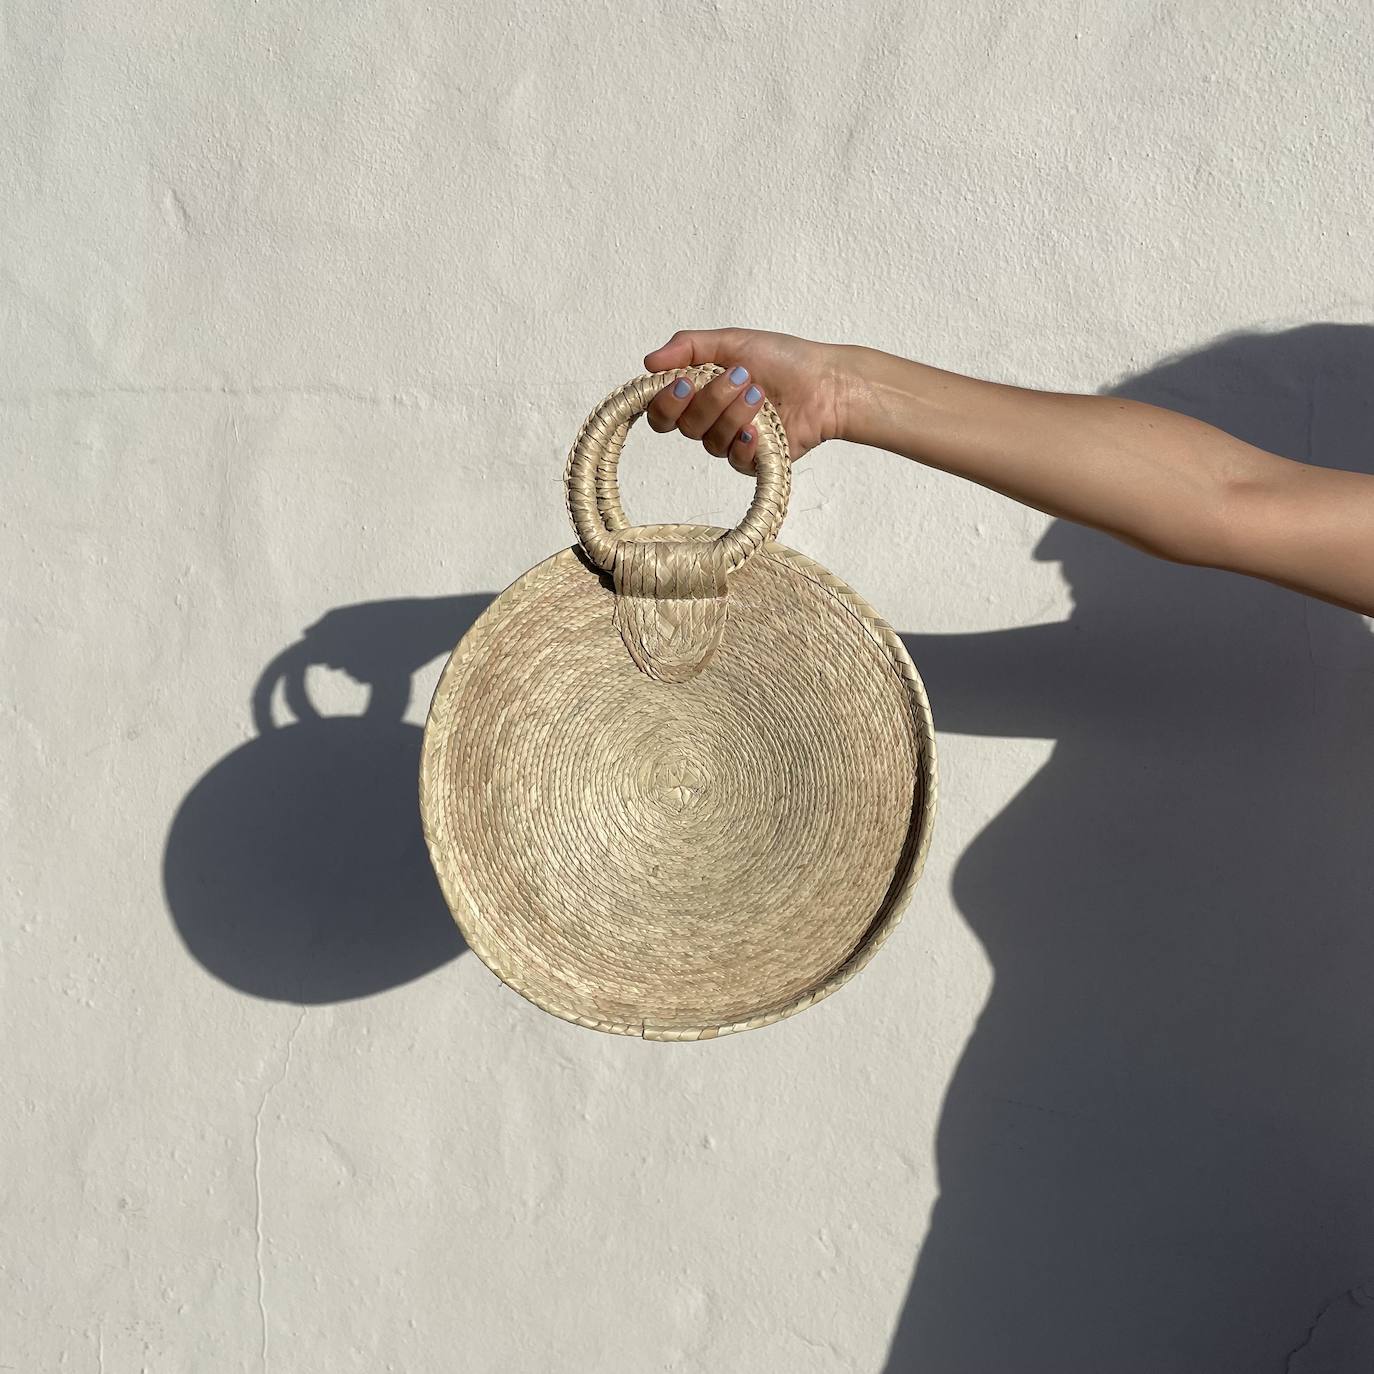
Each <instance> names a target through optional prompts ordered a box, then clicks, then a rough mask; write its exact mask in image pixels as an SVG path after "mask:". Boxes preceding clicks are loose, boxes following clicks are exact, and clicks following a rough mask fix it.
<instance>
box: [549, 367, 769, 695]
mask: <svg viewBox="0 0 1374 1374" xmlns="http://www.w3.org/2000/svg"><path fill="white" fill-rule="evenodd" d="M724 370H725V369H724V368H722V367H719V366H717V365H716V364H715V363H703V364H700V365H698V366H695V367H680V368H673V369H672V370H670V371H667V372H656V373H653V374H649V375H645V376H642V377H638V378H636V379H635V380H634V381H631V382H627V383H626V384H625V385H624V386H622V387H619V388H617V390H615V391H613V392H612V393H611V394H610V395H609V396H607V397H606V399H605V400H604V401H602V403H601V404H600V405H599V406H598V407H597V408H596V409H595V410H594V411H593V412H592V413H591V415H589V416H588V417H587V420H586V422H585V423H584V424H583V426H582V428H581V430H580V431H579V432H578V435H577V439H576V440H575V441H574V443H573V447H572V450H571V451H570V453H569V454H568V462H567V468H566V472H565V482H566V487H567V499H568V513H569V514H570V515H571V517H572V522H573V527H574V528H575V529H576V530H577V536H578V538H579V539H580V540H581V542H582V547H583V548H584V549H585V550H586V553H587V556H588V557H589V558H590V559H591V560H592V562H593V563H595V564H596V566H597V567H599V568H600V569H601V570H602V571H603V572H609V573H611V574H612V577H613V579H614V583H615V590H616V610H615V618H616V624H617V626H618V627H619V629H620V633H621V637H622V638H623V639H624V641H625V646H626V648H627V649H628V650H629V652H630V655H631V657H632V658H633V659H634V661H635V663H636V664H638V666H639V667H640V669H642V670H643V671H644V672H645V673H647V674H648V675H649V676H650V677H652V678H655V679H656V680H658V681H661V682H683V681H686V679H688V678H690V677H692V676H694V675H695V674H696V673H698V672H700V671H701V669H702V668H704V667H705V666H706V664H707V663H709V662H710V660H711V657H712V656H713V655H714V653H715V651H716V649H717V647H718V646H719V644H720V637H721V633H722V631H723V629H724V626H725V617H726V592H727V576H728V574H729V573H731V572H733V571H734V570H735V569H736V568H738V567H739V566H740V565H741V564H743V563H744V562H745V560H746V559H748V558H750V557H751V556H752V555H753V554H754V553H756V552H757V551H758V549H759V548H761V547H762V546H763V544H764V543H766V542H767V541H768V540H769V539H772V538H774V537H775V536H776V534H777V532H778V529H779V527H780V526H781V524H782V520H783V516H784V515H785V514H786V513H787V501H788V496H789V495H790V492H791V475H792V474H791V463H790V460H789V456H788V452H787V434H786V432H785V431H784V429H783V427H782V421H781V420H780V419H779V418H778V414H777V411H776V410H775V409H774V408H773V406H772V404H771V403H770V402H768V401H765V402H764V405H763V408H762V409H761V410H760V411H759V413H758V416H757V429H758V436H759V439H758V445H757V457H756V459H755V480H754V499H753V501H752V502H751V503H750V506H749V509H748V511H747V512H746V513H745V516H744V518H743V520H741V521H740V523H739V524H738V525H736V526H735V528H734V529H732V530H728V531H727V532H726V533H725V534H723V535H721V536H720V537H719V538H718V539H715V540H711V541H706V542H702V541H697V540H686V539H682V540H636V539H632V538H629V537H627V535H626V531H628V530H629V529H630V528H631V525H630V522H629V520H628V519H627V517H626V515H625V511H624V509H623V507H622V506H621V504H620V488H619V482H618V478H617V474H618V470H619V463H620V453H621V450H622V449H623V448H624V446H625V439H626V437H627V436H628V434H629V432H630V428H631V426H632V425H633V424H634V422H635V421H636V420H637V419H638V418H639V417H640V416H641V415H642V414H643V413H644V411H645V410H646V409H647V408H648V405H649V402H650V401H651V400H653V398H654V397H655V396H656V395H657V394H658V393H659V392H660V391H661V390H662V389H663V387H665V386H666V385H667V384H668V383H669V382H671V381H672V380H673V379H674V378H676V377H684V376H685V377H689V378H691V379H692V380H693V381H694V382H695V383H696V384H697V385H698V386H700V385H701V384H703V383H705V382H707V381H710V379H711V378H712V377H715V376H717V375H718V374H720V373H721V372H723V371H724Z"/></svg>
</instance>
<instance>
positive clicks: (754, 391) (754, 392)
mask: <svg viewBox="0 0 1374 1374" xmlns="http://www.w3.org/2000/svg"><path fill="white" fill-rule="evenodd" d="M762 395H763V392H761V391H760V390H759V389H758V387H756V386H751V387H750V388H749V390H748V391H746V392H745V393H744V400H745V403H746V404H747V405H751V406H752V405H757V404H758V400H759V397H760V396H762Z"/></svg>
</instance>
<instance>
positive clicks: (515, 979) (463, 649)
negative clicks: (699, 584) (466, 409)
mask: <svg viewBox="0 0 1374 1374" xmlns="http://www.w3.org/2000/svg"><path fill="white" fill-rule="evenodd" d="M721 533H722V530H721V528H720V527H718V526H714V525H687V524H655V525H639V526H634V527H633V528H631V529H628V530H625V531H623V534H624V535H635V536H638V537H641V538H659V537H663V536H665V535H666V536H673V537H676V538H679V539H692V540H708V539H714V538H718V537H719V536H720V534H721ZM569 556H574V557H576V558H577V559H578V561H579V562H581V563H582V565H583V566H584V567H585V568H586V569H587V571H588V575H589V576H591V575H594V576H598V577H601V578H602V579H603V580H605V575H604V574H603V573H601V572H600V571H599V570H598V569H597V568H596V566H595V565H594V564H593V563H591V561H590V560H589V559H588V558H587V556H586V554H585V552H584V551H583V550H582V548H581V546H580V545H577V544H574V545H572V546H570V547H568V548H563V549H560V550H558V552H556V553H553V554H550V555H549V556H548V557H547V558H545V559H542V560H541V561H540V562H538V563H536V564H535V565H534V566H533V567H531V568H529V569H528V570H527V571H525V572H524V573H522V574H521V575H520V576H519V577H517V578H516V579H515V580H514V581H513V582H512V583H510V585H509V586H507V587H506V588H505V589H504V590H503V591H501V592H500V593H499V594H498V595H497V596H495V597H494V598H493V599H492V601H491V604H490V605H489V606H487V608H486V609H485V610H484V611H483V612H482V614H481V615H480V616H478V617H477V619H476V620H475V621H474V622H473V624H472V625H471V627H470V628H469V629H468V631H467V633H466V634H464V635H463V637H462V639H460V640H459V641H458V643H457V644H456V645H455V646H454V648H453V650H452V652H451V653H450V654H449V657H448V660H447V661H446V662H445V664H444V668H443V671H442V672H441V673H440V675H439V680H438V682H437V683H436V684H435V688H434V692H433V694H432V696H431V698H430V704H429V708H428V711H427V712H426V717H425V727H424V734H423V739H422V742H421V749H420V776H419V803H420V820H421V828H422V830H423V833H424V838H425V845H426V848H427V849H428V851H429V856H430V862H431V865H432V866H433V868H434V872H435V875H436V877H437V879H438V882H439V887H440V890H441V892H442V894H443V897H444V901H445V903H446V904H447V906H448V908H449V912H450V914H451V915H452V916H453V919H454V921H455V923H456V924H457V926H458V928H459V931H460V932H461V933H462V936H463V939H464V941H465V942H466V943H467V946H468V948H469V949H470V950H471V951H472V952H473V953H474V954H476V955H477V957H478V958H479V959H480V960H481V961H482V963H483V964H484V965H486V967H487V968H488V969H489V970H490V971H491V972H492V973H494V974H495V975H496V977H497V978H498V979H499V980H500V981H501V982H502V983H503V984H505V986H506V987H508V988H510V989H511V990H512V991H513V992H516V993H518V994H519V995H520V996H521V997H523V998H524V999H525V1000H526V1001H527V1002H530V1003H532V1004H533V1005H534V1006H536V1007H538V1008H539V1009H540V1010H542V1011H546V1012H548V1013H549V1014H550V1015H552V1016H556V1017H558V1019H559V1020H562V1021H567V1022H570V1023H572V1024H574V1025H578V1026H583V1027H586V1028H587V1029H590V1030H599V1031H604V1032H606V1033H608V1034H612V1035H628V1036H634V1037H636V1038H639V1039H643V1040H654V1041H697V1040H714V1039H718V1038H720V1037H721V1036H725V1035H733V1034H736V1033H738V1032H740V1031H745V1030H755V1029H758V1028H761V1027H763V1026H769V1025H774V1024H776V1023H777V1022H779V1021H783V1020H786V1019H788V1018H790V1017H793V1016H796V1015H797V1014H798V1013H799V1012H802V1011H805V1010H806V1009H807V1008H808V1007H811V1006H813V1005H815V1003H817V1002H820V1001H822V1000H824V999H825V998H827V997H829V996H831V994H833V993H834V992H836V991H838V990H839V989H840V988H841V987H843V986H844V985H845V984H846V983H848V982H849V981H850V980H851V979H852V978H853V977H854V976H855V975H856V974H857V973H859V972H860V970H861V969H863V968H864V967H865V966H866V965H867V964H868V963H869V961H870V960H871V959H872V958H873V956H874V955H875V954H876V953H877V952H878V950H879V949H880V948H881V947H882V945H883V944H884V943H885V942H886V941H887V939H888V937H889V936H890V935H891V933H892V931H893V930H894V929H895V928H896V926H897V924H898V923H899V922H900V921H901V919H902V917H903V915H904V914H905V911H906V908H907V905H908V903H909V901H910V898H911V895H912V891H913V889H914V888H915V886H916V884H917V882H918V881H919V880H920V877H921V875H922V873H923V872H924V869H925V863H926V858H927V855H928V853H929V849H930V841H931V834H932V831H933V828H934V822H935V811H936V805H937V799H938V792H939V770H938V763H937V757H936V746H935V729H934V722H933V719H932V715H931V709H930V702H929V699H928V697H927V694H926V689H925V684H924V682H923V681H922V679H921V675H920V672H919V671H918V670H917V668H916V665H915V663H913V662H912V659H911V655H910V654H909V653H908V652H907V649H906V646H905V645H904V644H903V643H902V641H901V638H900V636H899V635H898V634H897V632H896V631H895V630H894V629H893V628H892V627H891V626H890V625H889V624H888V623H887V621H885V620H884V619H883V618H882V617H881V616H880V615H879V614H878V613H877V611H875V610H874V609H873V607H872V606H871V605H870V604H869V603H868V602H867V601H866V600H865V599H864V598H863V597H862V596H861V595H860V594H859V593H858V592H856V591H855V590H854V589H853V588H852V587H850V586H849V585H848V583H846V582H845V581H844V580H843V579H842V578H840V577H837V576H836V575H835V574H834V573H832V572H830V571H829V569H827V568H826V567H824V566H823V565H822V564H820V563H818V562H817V561H816V560H815V559H813V558H810V557H808V556H807V555H806V554H804V553H800V552H799V551H798V550H796V549H792V548H789V547H788V546H787V545H785V544H780V543H778V542H776V541H774V540H769V541H768V542H766V543H765V544H764V545H763V546H762V547H761V548H760V549H759V550H758V553H757V555H756V557H758V558H760V559H773V560H777V561H779V562H782V563H784V564H786V565H787V566H788V567H790V568H793V569H795V570H796V571H799V572H801V573H802V574H803V575H804V576H806V577H807V578H809V579H810V580H811V581H813V582H815V583H816V584H817V585H819V586H821V587H823V588H824V589H825V590H826V591H828V592H831V593H833V594H835V596H836V599H837V600H839V601H840V602H841V604H843V605H844V606H845V608H846V609H847V610H849V611H850V612H851V614H853V615H854V616H855V617H856V619H858V620H859V622H860V623H861V625H862V626H863V628H864V630H865V632H866V633H867V634H868V635H869V636H870V638H872V639H873V640H874V641H875V642H876V643H877V644H878V645H879V647H881V648H882V649H883V650H884V651H885V652H886V653H887V655H888V658H889V661H890V663H891V666H892V668H893V670H894V671H895V672H896V673H897V675H898V676H899V677H900V678H901V680H902V683H903V686H904V687H905V689H906V693H907V699H908V703H909V705H910V706H911V709H912V717H913V726H914V731H915V738H916V746H917V769H916V773H917V785H916V786H915V787H914V788H913V802H912V821H913V823H912V824H910V825H909V826H908V829H907V836H906V840H905V842H904V843H903V846H902V851H901V855H900V857H899V859H898V864H897V871H896V873H895V874H894V877H893V881H892V883H891V884H890V886H889V887H888V890H887V893H886V895H885V896H884V898H883V900H882V903H881V905H880V906H879V908H878V910H877V912H876V913H875V915H874V918H873V921H872V923H871V924H870V926H869V928H868V930H867V932H866V933H865V934H864V936H863V938H862V939H861V941H860V942H859V943H858V945H857V946H856V947H855V949H854V950H853V952H852V953H851V954H850V955H849V956H848V957H847V958H846V959H845V960H844V962H843V963H841V964H840V965H839V966H838V967H837V968H836V969H835V970H834V971H833V972H831V973H830V974H829V975H827V976H826V977H825V979H824V980H823V981H822V982H820V983H818V984H817V985H815V986H813V987H811V988H809V989H807V990H806V991H804V992H802V993H800V994H798V995H796V996H794V997H792V998H790V999H788V1000H787V1001H786V1002H784V1003H779V1004H777V1005H773V1006H769V1007H763V1008H760V1009H759V1010H758V1011H757V1012H756V1013H754V1014H753V1015H750V1016H748V1017H743V1018H740V1019H737V1020H734V1021H729V1022H713V1023H708V1024H704V1025H700V1026H688V1027H684V1026H674V1025H656V1024H654V1023H653V1022H650V1021H630V1022H614V1021H606V1020H601V1019H599V1018H596V1017H590V1016H587V1015H585V1014H584V1013H582V1012H579V1011H577V1010H576V1009H575V1008H573V1007H569V1006H565V1005H562V1004H560V1003H558V1002H557V1001H556V1000H555V999H552V998H550V997H548V996H546V995H544V994H542V993H541V992H539V991H538V990H536V989H535V988H533V987H531V986H530V985H529V984H528V983H527V982H526V980H525V979H524V978H522V976H521V974H520V971H519V970H518V969H515V968H511V967H510V966H509V965H507V964H506V963H505V962H504V961H503V960H502V959H501V958H500V956H499V955H498V954H496V953H495V952H494V951H493V950H492V949H491V947H490V946H489V945H488V944H487V943H486V942H485V941H484V940H483V939H482V937H481V935H480V933H478V932H477V931H475V930H474V929H471V928H470V924H471V923H470V922H467V921H465V920H464V918H463V914H462V913H463V912H464V911H465V910H466V909H467V908H468V907H469V906H470V905H472V906H475V905H476V903H475V902H474V901H473V898H472V895H471V894H470V892H469V891H468V889H467V887H466V885H465V884H464V883H463V881H462V879H461V877H460V875H459V872H458V865H457V863H456V862H455V854H454V852H453V849H452V847H451V845H450V844H449V843H448V842H447V840H446V837H445V836H444V834H443V833H442V832H441V827H440V825H439V823H438V819H437V818H438V817H440V816H441V814H442V812H441V808H440V803H439V798H440V790H441V789H440V782H439V776H438V767H437V764H438V758H439V754H440V749H441V744H442V738H441V734H440V728H439V726H438V724H437V721H438V717H439V714H440V713H439V710H438V707H439V705H440V702H441V701H442V700H443V699H444V698H445V697H446V695H447V693H448V692H449V690H451V688H452V686H453V684H454V682H455V680H456V678H457V677H458V676H459V674H460V673H461V672H462V671H463V669H464V668H465V666H466V665H467V663H468V662H469V661H470V660H471V658H472V657H473V656H474V654H476V653H477V652H478V651H479V650H480V648H481V646H482V642H483V639H484V636H485V632H487V631H490V629H491V627H492V625H493V624H495V623H496V622H497V621H498V620H499V619H500V618H501V616H502V614H503V613H504V612H505V611H506V610H507V609H509V607H510V605H511V602H512V599H513V598H514V597H516V596H523V595H525V594H527V593H531V592H534V591H537V590H538V588H539V587H540V585H541V584H542V583H543V582H545V581H547V580H548V578H549V577H551V576H552V575H553V574H554V572H555V571H556V570H557V569H559V568H561V567H562V565H563V564H565V563H566V561H567V559H568V558H569Z"/></svg>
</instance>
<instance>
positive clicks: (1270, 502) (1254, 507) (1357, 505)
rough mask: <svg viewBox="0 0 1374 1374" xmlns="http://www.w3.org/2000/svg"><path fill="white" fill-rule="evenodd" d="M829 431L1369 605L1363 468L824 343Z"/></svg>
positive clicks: (1196, 423)
mask: <svg viewBox="0 0 1374 1374" xmlns="http://www.w3.org/2000/svg"><path fill="white" fill-rule="evenodd" d="M835 347H836V349H837V350H838V353H839V357H840V363H839V368H838V375H839V378H840V385H839V389H838V399H837V405H836V425H835V428H836V431H837V433H836V436H835V437H837V438H841V439H846V440H849V441H850V442H853V443H858V444H866V445H871V446H873V447H875V448H881V449H886V450H888V451H889V452H892V453H898V454H901V455H902V456H904V457H907V458H911V459H914V460H915V461H916V462H920V463H924V464H926V465H927V466H929V467H934V468H938V469H940V470H941V471H944V472H949V473H953V474H955V475H957V476H960V477H964V478H967V479H969V480H970V481H974V482H977V483H979V484H980V485H982V486H985V487H989V488H991V489H992V490H994V491H998V492H1001V493H1002V494H1004V495H1006V496H1010V497H1012V498H1013V499H1014V500H1017V501H1021V502H1023V503H1024V504H1026V505H1028V506H1033V507H1034V508H1035V509H1037V510H1041V511H1044V512H1046V513H1047V514H1049V515H1055V516H1061V517H1063V518H1064V519H1067V520H1073V521H1077V522H1078V523H1080V524H1084V525H1090V526H1092V527H1094V528H1096V529H1100V530H1104V531H1105V532H1106V533H1108V534H1112V535H1115V536H1116V537H1117V538H1119V539H1122V540H1124V541H1125V542H1127V543H1130V544H1133V545H1135V546H1136V547H1137V548H1141V549H1143V550H1145V551H1146V552H1147V553H1151V554H1154V555H1156V556H1157V557H1160V558H1167V559H1170V560H1171V561H1173V562H1178V563H1192V564H1197V565H1200V566H1204V567H1215V568H1225V569H1228V570H1229V571H1232V572H1238V573H1245V574H1248V575H1249V576H1252V577H1259V578H1263V579H1265V580H1266V581H1270V582H1275V583H1278V584H1279V585H1281V586H1285V587H1289V588H1292V589H1293V590H1295V591H1299V592H1304V593H1307V594H1308V595H1310V596H1315V597H1319V598H1321V599H1322V600H1325V601H1330V602H1334V603H1335V604H1337V605H1340V606H1345V607H1347V608H1348V609H1350V610H1355V611H1359V612H1361V613H1363V614H1365V615H1374V477H1370V476H1366V475H1364V474H1362V473H1352V472H1343V471H1339V470H1337V469H1333V468H1320V467H1314V466H1311V465H1310V464H1306V463H1299V462H1295V461H1293V460H1292V459H1289V458H1281V457H1279V456H1277V455H1276V454H1272V453H1267V452H1265V451H1264V450H1263V449H1259V448H1255V447H1254V446H1253V445H1251V444H1247V443H1244V442H1242V441H1241V440H1240V439H1236V438H1234V437H1233V436H1231V435H1229V434H1226V433H1224V432H1223V431H1222V430H1219V429H1216V428H1214V427H1213V426H1212V425H1208V424H1204V423H1203V422H1202V421H1201V420H1195V419H1192V418H1191V417H1189V416H1186V415H1179V414H1177V413H1176V412H1174V411H1171V410H1165V409H1163V408H1161V407H1159V406H1152V405H1147V404H1145V403H1144V402H1142V401H1132V400H1125V399H1122V398H1119V397H1111V396H1079V395H1065V394H1061V393H1057V392H1047V391H1030V390H1026V389H1023V388H1021V387H1013V386H1004V385H1001V384H999V383H996V382H985V381H978V380H975V379H974V378H971V377H964V376H960V375H958V374H957V373H952V372H944V371H941V370H940V369H939V368H934V367H928V366H925V365H924V364H922V363H917V362H912V361H909V360H907V359H905V358H899V357H896V356H895V355H893V354H890V353H884V352H881V351H880V350H877V349H872V348H866V347H863V346H862V345H851V344H841V345H835Z"/></svg>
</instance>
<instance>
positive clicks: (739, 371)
mask: <svg viewBox="0 0 1374 1374" xmlns="http://www.w3.org/2000/svg"><path fill="white" fill-rule="evenodd" d="M748 380H749V373H748V372H746V371H745V369H744V368H742V367H737V368H735V370H734V371H733V372H732V373H731V374H730V385H731V386H739V384H740V383H741V382H747V381H748Z"/></svg>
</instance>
